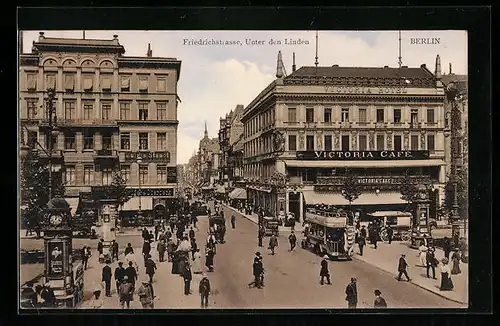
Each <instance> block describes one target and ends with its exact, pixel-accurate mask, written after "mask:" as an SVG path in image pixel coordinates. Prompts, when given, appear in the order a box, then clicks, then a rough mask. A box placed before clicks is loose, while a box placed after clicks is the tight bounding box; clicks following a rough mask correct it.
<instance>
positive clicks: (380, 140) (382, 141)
mask: <svg viewBox="0 0 500 326" xmlns="http://www.w3.org/2000/svg"><path fill="white" fill-rule="evenodd" d="M384 148H385V137H384V135H377V151H383V150H384Z"/></svg>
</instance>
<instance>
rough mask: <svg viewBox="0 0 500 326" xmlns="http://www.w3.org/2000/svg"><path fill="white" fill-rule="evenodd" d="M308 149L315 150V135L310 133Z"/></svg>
mask: <svg viewBox="0 0 500 326" xmlns="http://www.w3.org/2000/svg"><path fill="white" fill-rule="evenodd" d="M306 150H307V151H314V136H313V135H308V136H306Z"/></svg>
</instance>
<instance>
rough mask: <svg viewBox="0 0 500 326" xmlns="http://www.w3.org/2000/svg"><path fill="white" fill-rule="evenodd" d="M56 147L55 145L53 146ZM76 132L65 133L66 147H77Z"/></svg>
mask: <svg viewBox="0 0 500 326" xmlns="http://www.w3.org/2000/svg"><path fill="white" fill-rule="evenodd" d="M52 148H54V147H52ZM75 148H76V147H75V134H70V133H68V134H65V135H64V149H75Z"/></svg>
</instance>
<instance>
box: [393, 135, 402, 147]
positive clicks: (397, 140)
mask: <svg viewBox="0 0 500 326" xmlns="http://www.w3.org/2000/svg"><path fill="white" fill-rule="evenodd" d="M394 150H395V151H400V150H401V135H394Z"/></svg>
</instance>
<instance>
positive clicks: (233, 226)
mask: <svg viewBox="0 0 500 326" xmlns="http://www.w3.org/2000/svg"><path fill="white" fill-rule="evenodd" d="M231 227H232V228H233V229H234V228H235V227H236V216H234V214H233V215H231Z"/></svg>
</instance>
